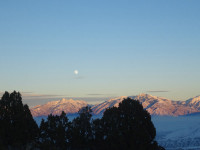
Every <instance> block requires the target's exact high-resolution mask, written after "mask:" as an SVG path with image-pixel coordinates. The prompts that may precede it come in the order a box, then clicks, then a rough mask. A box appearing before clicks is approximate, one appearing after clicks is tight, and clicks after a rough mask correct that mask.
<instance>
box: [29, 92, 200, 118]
mask: <svg viewBox="0 0 200 150" xmlns="http://www.w3.org/2000/svg"><path fill="white" fill-rule="evenodd" d="M127 97H130V98H132V99H135V100H138V101H140V103H141V104H142V105H143V107H144V109H146V110H147V111H148V112H149V113H150V114H151V115H158V116H181V115H188V114H192V113H196V112H200V96H196V97H194V98H190V99H188V100H186V101H173V100H169V99H166V98H162V97H157V96H152V95H149V94H139V95H136V96H121V97H117V98H113V99H110V100H108V101H105V102H102V103H100V104H96V105H94V106H92V111H93V114H94V115H103V113H104V111H105V110H106V109H107V108H110V107H113V106H114V107H118V105H119V103H120V102H122V101H123V100H124V99H125V98H127ZM87 105H88V103H87V102H85V101H82V100H73V99H69V100H67V99H62V100H58V101H51V102H48V103H46V104H43V105H37V106H35V107H32V108H31V113H32V115H33V116H34V117H37V116H47V115H49V114H53V115H59V114H61V112H62V111H65V113H67V114H74V113H77V112H78V111H79V109H81V108H82V107H84V106H87Z"/></svg>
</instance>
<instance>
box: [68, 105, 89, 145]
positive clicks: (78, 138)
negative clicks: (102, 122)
mask: <svg viewBox="0 0 200 150" xmlns="http://www.w3.org/2000/svg"><path fill="white" fill-rule="evenodd" d="M91 117H92V110H91V107H89V106H86V107H83V108H82V109H80V110H79V117H77V118H75V119H74V120H73V121H72V140H71V145H72V149H90V147H91V144H92V143H91V142H92V127H91Z"/></svg>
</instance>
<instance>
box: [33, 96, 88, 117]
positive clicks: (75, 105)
mask: <svg viewBox="0 0 200 150" xmlns="http://www.w3.org/2000/svg"><path fill="white" fill-rule="evenodd" d="M87 105H88V104H87V103H86V102H85V101H82V100H73V99H69V100H67V99H64V98H63V99H62V100H58V101H51V102H48V103H46V104H44V105H37V106H35V107H33V108H31V113H32V115H33V116H34V117H36V116H48V115H49V114H53V115H60V114H61V112H62V111H64V112H65V113H67V114H69V113H77V112H78V111H79V109H81V108H82V107H84V106H87Z"/></svg>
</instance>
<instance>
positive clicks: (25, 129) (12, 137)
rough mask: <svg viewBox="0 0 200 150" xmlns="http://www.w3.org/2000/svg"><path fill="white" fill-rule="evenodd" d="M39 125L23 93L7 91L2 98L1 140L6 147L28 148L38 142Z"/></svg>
mask: <svg viewBox="0 0 200 150" xmlns="http://www.w3.org/2000/svg"><path fill="white" fill-rule="evenodd" d="M37 137H38V126H37V124H36V122H35V121H34V119H33V117H32V115H31V112H30V110H29V108H28V105H23V103H22V98H21V94H20V93H19V92H16V91H14V92H13V93H11V94H9V93H8V92H5V93H4V95H3V96H2V98H1V100H0V141H1V144H2V145H3V147H4V148H5V149H8V148H10V149H12V148H13V149H14V148H20V149H26V147H27V146H29V147H30V145H33V144H35V143H36V142H37Z"/></svg>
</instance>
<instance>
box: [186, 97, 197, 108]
mask: <svg viewBox="0 0 200 150" xmlns="http://www.w3.org/2000/svg"><path fill="white" fill-rule="evenodd" d="M185 105H186V106H192V107H195V108H197V109H198V110H200V96H196V97H194V98H190V99H188V100H187V101H185Z"/></svg>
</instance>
